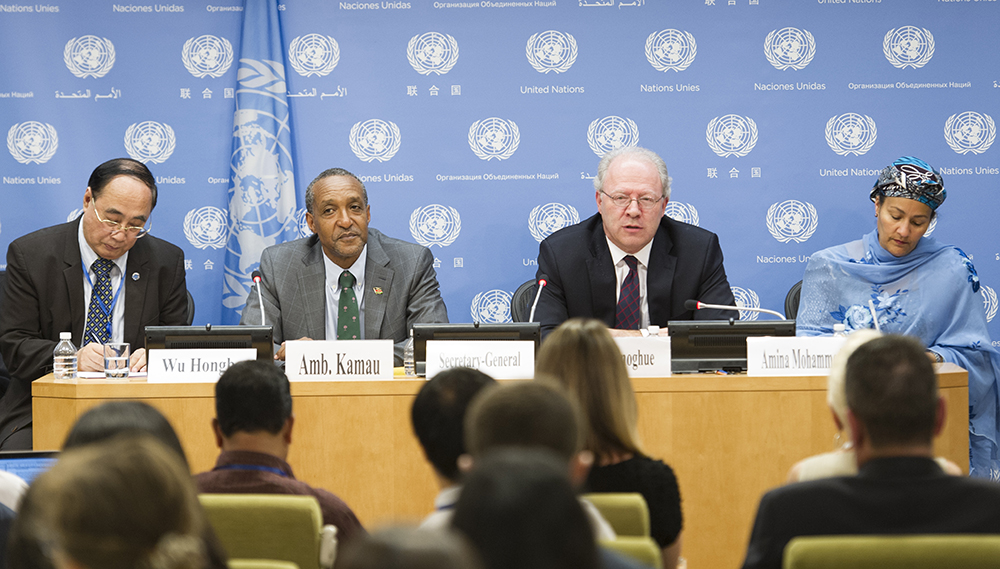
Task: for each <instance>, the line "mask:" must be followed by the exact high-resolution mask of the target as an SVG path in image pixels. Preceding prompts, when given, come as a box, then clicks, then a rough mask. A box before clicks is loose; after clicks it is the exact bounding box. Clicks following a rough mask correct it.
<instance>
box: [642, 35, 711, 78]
mask: <svg viewBox="0 0 1000 569" xmlns="http://www.w3.org/2000/svg"><path fill="white" fill-rule="evenodd" d="M697 54H698V43H697V42H695V41H694V36H693V35H691V33H690V32H684V31H681V30H670V29H668V30H662V31H659V32H655V33H652V34H649V37H648V38H646V59H647V60H648V61H649V64H650V65H652V66H653V68H654V69H656V70H657V71H664V72H665V71H684V70H685V69H687V68H688V67H689V66H690V65H691V64H692V63H694V57H695V55H697Z"/></svg>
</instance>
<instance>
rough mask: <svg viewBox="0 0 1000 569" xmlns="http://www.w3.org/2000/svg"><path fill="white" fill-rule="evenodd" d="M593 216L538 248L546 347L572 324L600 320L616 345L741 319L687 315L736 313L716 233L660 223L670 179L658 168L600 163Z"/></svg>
mask: <svg viewBox="0 0 1000 569" xmlns="http://www.w3.org/2000/svg"><path fill="white" fill-rule="evenodd" d="M594 188H595V190H596V193H595V197H596V199H597V214H595V215H594V216H592V217H590V218H589V219H587V220H585V221H583V222H581V223H578V224H576V225H573V226H570V227H566V228H564V229H561V230H560V231H557V232H555V233H553V234H552V235H550V236H549V237H547V238H546V239H545V240H544V241H542V243H541V245H540V247H539V251H538V276H539V277H541V276H543V275H544V276H545V277H547V280H548V285H547V286H546V287H545V288H544V289H543V290H542V295H541V298H540V299H539V301H538V309H537V312H536V318H537V320H538V322H540V323H541V328H542V335H543V337H544V336H545V335H547V334H548V333H549V332H550V331H552V330H553V329H555V328H556V327H557V326H559V324H561V323H562V322H563V321H565V320H567V319H569V318H574V317H586V318H597V319H599V320H602V321H604V323H605V324H607V325H608V327H609V328H611V329H612V332H613V333H615V334H618V335H637V334H640V333H641V331H642V330H645V329H647V328H648V327H649V326H650V325H655V326H661V327H665V326H666V325H667V321H669V320H694V319H699V320H711V319H729V318H738V317H739V314H738V313H737V312H732V311H720V310H711V309H703V310H698V311H692V310H690V309H687V308H685V307H684V303H685V301H687V300H691V299H693V300H699V301H702V302H705V303H708V304H725V305H730V306H731V305H734V303H735V299H734V297H733V292H732V289H730V287H729V281H728V280H727V279H726V270H725V268H724V267H723V265H722V249H721V247H720V246H719V238H718V237H717V236H716V235H715V234H714V233H712V232H710V231H706V230H704V229H700V228H698V227H696V226H694V225H689V224H687V223H683V222H680V221H676V220H674V219H671V218H669V217H666V216H665V215H664V213H665V212H666V207H667V202H668V201H669V200H670V178H669V176H668V175H667V166H666V164H664V162H663V159H662V158H660V157H659V155H657V154H656V153H655V152H653V151H651V150H647V149H645V148H639V147H636V146H629V147H622V148H618V149H616V150H613V151H611V152H609V153H607V154H605V155H604V157H603V158H602V159H601V162H600V165H599V166H598V169H597V177H596V178H594Z"/></svg>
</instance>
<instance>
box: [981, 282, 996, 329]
mask: <svg viewBox="0 0 1000 569" xmlns="http://www.w3.org/2000/svg"><path fill="white" fill-rule="evenodd" d="M979 294H981V295H983V309H984V310H986V321H987V322H992V321H993V318H995V317H996V315H997V293H996V291H995V290H993V289H992V288H990V287H988V286H986V285H983V286H982V288H980V289H979Z"/></svg>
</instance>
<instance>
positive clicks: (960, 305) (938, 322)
mask: <svg viewBox="0 0 1000 569" xmlns="http://www.w3.org/2000/svg"><path fill="white" fill-rule="evenodd" d="M946 195H947V193H946V192H945V189H944V180H943V179H942V177H941V174H940V173H938V171H937V170H935V169H934V168H933V167H932V166H931V165H929V164H927V163H926V162H924V161H923V160H920V159H918V158H913V157H910V156H904V157H902V158H899V159H898V160H896V161H895V162H893V163H892V164H891V165H890V166H887V167H886V168H885V169H883V170H882V172H881V173H880V174H879V177H878V181H876V182H875V187H874V188H873V189H872V191H871V200H872V201H873V202H874V203H875V217H876V219H877V222H876V227H875V230H874V231H872V232H871V233H868V234H867V235H865V236H864V237H862V238H861V239H860V240H858V241H852V242H850V243H845V244H844V245H838V246H836V247H831V248H829V249H824V250H822V251H819V252H817V253H815V254H813V255H812V257H810V259H809V264H808V265H807V266H806V273H805V276H804V277H803V282H802V294H801V300H800V303H799V313H798V317H797V325H796V327H797V333H798V335H800V336H817V335H823V334H831V333H832V332H833V325H834V324H841V323H842V324H844V325H845V327H846V328H847V332H848V333H850V332H851V331H853V330H859V329H863V328H877V329H880V330H881V331H882V332H885V333H895V334H907V335H910V336H915V337H917V338H919V339H920V340H922V341H923V342H924V344H926V345H927V349H928V351H927V356H928V357H929V358H931V359H932V360H934V361H936V362H953V363H955V364H957V365H959V366H961V367H963V368H965V369H966V370H968V371H969V408H970V415H969V444H970V452H969V457H970V468H969V474H970V475H971V476H980V477H989V476H991V474H992V475H993V476H994V477H998V476H1000V462H998V458H997V455H998V452H997V448H998V447H997V440H998V431H1000V424H998V412H997V409H998V391H997V381H998V379H1000V353H998V352H997V350H996V349H995V348H994V347H993V346H992V344H991V342H990V336H989V332H988V331H987V329H986V314H985V311H984V310H983V299H982V297H981V296H980V294H979V277H978V276H977V275H976V269H975V267H973V266H972V261H971V260H969V258H968V256H966V254H965V253H963V252H962V250H961V249H959V248H958V247H954V246H951V245H944V244H942V243H939V242H938V241H937V240H936V239H934V238H932V237H925V236H924V233H925V232H926V231H927V227H928V226H929V225H930V223H931V221H932V220H933V219H934V216H935V215H936V211H937V208H938V206H940V205H941V203H942V202H944V199H945V196H946Z"/></svg>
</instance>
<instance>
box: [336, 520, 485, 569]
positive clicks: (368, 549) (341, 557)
mask: <svg viewBox="0 0 1000 569" xmlns="http://www.w3.org/2000/svg"><path fill="white" fill-rule="evenodd" d="M482 567H483V565H482V563H481V562H480V561H479V555H478V554H477V553H476V551H475V549H473V548H472V546H471V545H469V543H468V542H467V541H466V540H465V538H464V537H463V536H462V535H460V534H457V533H454V532H450V531H449V532H428V531H426V530H421V529H416V528H404V527H391V528H386V529H382V530H379V531H377V532H375V533H373V534H371V535H370V536H367V537H365V538H362V539H356V540H354V541H353V542H352V543H350V544H348V545H346V546H345V547H344V549H343V551H341V552H339V553H338V555H337V562H336V564H335V565H334V569H482Z"/></svg>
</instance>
